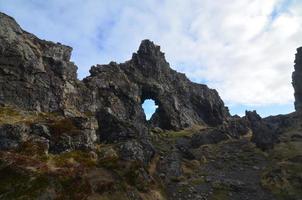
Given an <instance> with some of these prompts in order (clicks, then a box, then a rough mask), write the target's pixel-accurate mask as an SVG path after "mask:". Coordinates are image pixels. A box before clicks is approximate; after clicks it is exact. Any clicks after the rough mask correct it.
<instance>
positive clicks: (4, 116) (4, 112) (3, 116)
mask: <svg viewBox="0 0 302 200" xmlns="http://www.w3.org/2000/svg"><path fill="white" fill-rule="evenodd" d="M58 118H62V116H60V115H59V114H58V113H43V112H39V113H36V112H32V111H24V110H21V109H19V108H16V107H12V106H4V107H0V124H16V123H25V124H32V123H34V122H42V121H48V120H55V119H58Z"/></svg>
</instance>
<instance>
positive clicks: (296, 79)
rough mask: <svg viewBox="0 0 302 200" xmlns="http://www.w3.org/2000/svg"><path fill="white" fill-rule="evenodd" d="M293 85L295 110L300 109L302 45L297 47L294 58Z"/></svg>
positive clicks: (301, 108) (301, 107)
mask: <svg viewBox="0 0 302 200" xmlns="http://www.w3.org/2000/svg"><path fill="white" fill-rule="evenodd" d="M292 79H293V82H292V84H293V87H294V89H295V108H296V111H297V112H299V113H301V111H302V47H300V48H298V49H297V53H296V59H295V71H294V72H293V75H292Z"/></svg>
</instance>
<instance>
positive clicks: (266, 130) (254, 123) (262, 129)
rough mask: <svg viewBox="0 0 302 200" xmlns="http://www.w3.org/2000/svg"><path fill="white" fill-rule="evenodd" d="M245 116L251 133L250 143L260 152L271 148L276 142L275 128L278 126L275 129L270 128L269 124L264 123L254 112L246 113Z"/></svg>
mask: <svg viewBox="0 0 302 200" xmlns="http://www.w3.org/2000/svg"><path fill="white" fill-rule="evenodd" d="M245 115H246V117H247V119H248V120H249V122H250V126H251V129H252V131H253V136H252V141H253V142H254V143H255V144H256V146H257V147H259V148H261V149H262V150H267V149H271V148H273V146H274V144H275V143H276V142H277V140H278V135H277V129H276V128H277V127H278V126H279V125H277V127H274V126H272V124H271V123H268V122H266V121H264V120H263V119H262V118H261V117H260V116H259V115H258V114H257V112H256V111H253V112H250V111H246V113H245Z"/></svg>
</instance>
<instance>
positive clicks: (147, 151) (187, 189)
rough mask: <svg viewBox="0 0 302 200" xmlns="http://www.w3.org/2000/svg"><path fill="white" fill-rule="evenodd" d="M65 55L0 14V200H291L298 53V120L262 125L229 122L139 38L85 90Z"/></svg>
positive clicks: (212, 96)
mask: <svg viewBox="0 0 302 200" xmlns="http://www.w3.org/2000/svg"><path fill="white" fill-rule="evenodd" d="M71 50H72V49H71V47H68V46H65V45H62V44H59V43H53V42H49V41H44V40H40V39H39V38H37V37H36V36H34V35H32V34H30V33H28V32H26V31H24V30H22V29H21V28H20V26H19V25H18V24H17V23H16V22H15V20H14V19H13V18H11V17H9V16H7V15H5V14H3V13H0V177H1V179H0V199H100V200H104V199H129V200H136V199H147V200H156V199H157V200H161V199H180V200H181V199H301V197H302V191H301V188H302V184H301V183H302V171H301V169H302V162H301V158H302V152H301V151H302V148H301V146H302V145H301V144H302V139H301V138H302V134H301V117H300V115H299V113H300V107H301V106H300V104H301V98H300V97H299V94H300V92H301V88H300V86H299V83H300V82H301V81H300V79H301V78H300V75H299V73H300V68H301V67H300V65H301V62H300V61H301V60H302V57H301V56H302V54H301V48H300V49H298V53H297V55H296V65H295V72H294V73H293V86H294V88H295V97H296V102H295V105H296V109H297V112H295V113H292V114H288V115H279V116H271V117H268V118H265V119H262V118H261V117H260V116H259V115H258V114H257V113H256V112H255V111H253V112H246V116H245V117H242V118H241V117H238V116H230V114H229V112H228V109H227V108H226V107H225V106H224V103H223V101H222V100H221V99H220V97H219V95H218V93H217V92H216V91H215V90H213V89H209V88H208V87H207V86H206V85H202V84H196V83H192V82H191V81H190V80H189V79H187V78H186V76H185V75H184V74H181V73H178V72H176V71H174V70H173V69H171V68H170V66H169V63H168V62H167V61H166V60H165V56H164V53H162V52H161V51H160V47H159V46H157V45H155V44H154V43H153V42H151V41H149V40H144V41H142V43H141V45H140V47H139V49H138V51H137V52H136V53H134V54H133V55H132V58H131V60H129V61H126V62H125V63H121V64H117V63H115V62H111V63H109V64H108V65H96V66H93V67H92V68H91V70H90V76H88V77H86V78H85V79H84V80H83V81H80V80H78V79H77V74H76V70H77V67H76V65H75V64H74V63H72V62H71V61H70V55H71ZM146 99H153V100H154V101H155V102H156V104H157V105H158V109H157V110H156V112H155V114H154V115H153V116H152V118H151V120H150V121H147V120H146V118H145V114H144V112H143V109H142V107H141V104H142V103H143V102H144V101H145V100H146Z"/></svg>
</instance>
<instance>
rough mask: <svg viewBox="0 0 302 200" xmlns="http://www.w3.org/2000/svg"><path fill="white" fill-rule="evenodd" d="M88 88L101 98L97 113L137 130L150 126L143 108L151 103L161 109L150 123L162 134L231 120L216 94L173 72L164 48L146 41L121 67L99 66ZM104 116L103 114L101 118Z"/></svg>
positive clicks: (88, 81) (87, 83)
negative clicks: (104, 112)
mask: <svg viewBox="0 0 302 200" xmlns="http://www.w3.org/2000/svg"><path fill="white" fill-rule="evenodd" d="M90 73H91V76H89V77H87V78H86V79H84V83H85V84H86V85H87V86H88V87H89V88H90V90H91V91H93V93H95V94H96V96H97V97H100V98H98V99H97V100H96V101H97V102H96V105H97V107H102V106H103V107H104V108H107V109H108V110H110V112H111V114H112V115H115V116H116V117H117V118H119V119H121V120H125V121H128V122H131V123H132V124H133V125H134V126H135V127H137V129H138V130H142V127H140V126H141V125H142V124H146V120H145V116H144V113H143V110H142V107H141V104H142V103H143V102H144V100H146V99H153V100H154V101H155V103H156V104H157V105H158V106H159V107H158V109H157V110H156V112H155V114H154V115H153V116H152V118H151V120H150V123H151V124H152V126H154V127H160V128H163V129H181V128H185V127H190V126H192V125H194V124H208V125H213V126H215V125H218V124H222V122H223V121H224V120H225V119H226V117H228V116H229V114H228V111H227V109H226V108H225V107H224V104H223V102H222V100H221V99H220V98H219V96H218V93H217V92H216V91H215V90H211V89H209V88H208V87H207V86H206V85H201V84H195V83H192V82H190V81H189V80H188V79H187V78H186V77H185V75H184V74H181V73H177V72H176V71H174V70H172V69H171V68H170V67H169V64H168V63H167V62H166V60H165V57H164V54H163V53H162V52H161V51H160V47H159V46H156V45H155V44H153V43H152V42H150V41H149V40H144V41H143V42H142V43H141V45H140V47H139V50H138V52H137V53H134V54H133V56H132V59H131V60H130V61H127V62H125V63H123V64H116V63H110V64H109V65H97V66H95V67H92V69H91V70H90ZM100 114H102V113H100Z"/></svg>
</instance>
